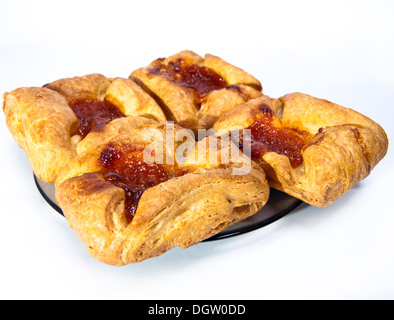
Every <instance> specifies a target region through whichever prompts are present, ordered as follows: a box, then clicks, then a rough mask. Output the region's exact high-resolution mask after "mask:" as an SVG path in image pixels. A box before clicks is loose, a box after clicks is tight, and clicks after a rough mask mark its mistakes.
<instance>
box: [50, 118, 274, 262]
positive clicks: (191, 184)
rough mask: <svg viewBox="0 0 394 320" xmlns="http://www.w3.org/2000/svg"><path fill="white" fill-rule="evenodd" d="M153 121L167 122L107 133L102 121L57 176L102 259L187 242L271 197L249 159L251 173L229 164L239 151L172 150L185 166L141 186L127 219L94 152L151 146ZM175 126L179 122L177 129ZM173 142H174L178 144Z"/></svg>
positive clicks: (142, 255) (131, 258) (79, 228)
mask: <svg viewBox="0 0 394 320" xmlns="http://www.w3.org/2000/svg"><path fill="white" fill-rule="evenodd" d="M137 123H141V122H139V121H138V120H136V119H133V117H127V118H121V119H117V120H114V121H113V122H111V123H110V124H108V125H107V126H108V127H111V126H112V127H117V128H118V129H116V130H119V127H124V131H123V132H127V131H128V130H130V129H132V127H133V126H135V125H136V124H137ZM152 128H153V129H156V130H159V132H161V133H163V135H162V136H163V137H165V136H166V127H165V125H163V124H159V123H153V122H151V123H146V124H145V125H144V126H143V127H141V126H139V127H138V128H136V129H138V132H140V134H139V135H131V134H129V133H124V134H118V135H111V134H108V132H111V131H112V129H111V128H107V132H106V133H104V132H102V133H101V137H100V138H99V139H97V140H95V139H93V136H91V137H90V139H91V140H92V141H91V142H90V143H91V144H90V147H89V148H86V149H85V150H84V151H83V152H80V154H78V156H77V157H75V158H74V159H73V161H72V162H71V163H70V164H69V166H67V167H65V168H64V170H63V172H62V174H61V175H59V177H58V179H57V181H56V198H57V201H58V203H59V205H60V206H61V208H62V209H63V212H64V214H65V216H66V217H67V220H68V221H69V222H70V225H71V227H72V228H73V229H74V231H75V232H76V234H77V235H78V236H79V238H80V239H81V240H82V241H83V243H84V244H85V245H86V247H87V250H88V252H89V253H90V254H91V255H92V256H93V257H95V258H96V259H98V260H100V261H102V262H104V263H107V264H111V265H115V266H122V265H126V264H130V263H135V262H140V261H143V260H146V259H148V258H152V257H156V256H159V255H161V254H163V253H164V252H166V251H168V250H170V249H171V248H174V247H177V246H180V247H182V248H187V247H190V246H192V245H195V244H197V243H199V242H201V241H202V240H204V239H207V238H209V237H211V236H213V235H215V234H217V233H219V232H220V231H222V230H224V229H226V228H227V227H228V226H230V225H232V224H234V223H237V222H239V221H241V220H244V219H245V218H247V217H249V216H251V215H253V214H255V213H256V212H257V211H258V210H260V209H261V208H262V207H263V206H264V205H265V203H266V202H267V200H268V197H269V186H268V182H267V180H266V176H265V173H264V171H263V170H262V169H261V168H260V167H259V166H258V165H257V164H252V168H251V170H250V172H249V173H248V174H244V175H234V174H233V169H234V167H235V166H237V165H239V164H240V162H239V158H237V157H234V159H231V160H230V162H229V164H227V165H222V164H220V163H214V164H209V163H208V161H207V158H205V157H201V158H200V159H197V160H194V161H193V165H190V164H189V162H191V161H189V160H186V161H184V162H183V163H179V162H178V161H177V158H175V163H174V165H176V166H177V168H178V169H180V170H182V171H184V173H185V174H183V175H181V176H178V177H174V178H172V179H169V180H167V181H165V182H162V183H159V184H157V185H155V186H153V187H150V188H148V189H147V190H145V191H144V193H143V194H142V197H141V198H140V200H139V203H138V207H137V210H136V212H135V216H134V218H133V220H132V221H131V222H128V221H127V219H126V218H125V192H126V191H125V190H123V189H122V188H119V187H118V186H116V185H114V184H112V183H110V182H108V181H106V180H105V178H104V176H105V175H104V173H103V168H102V166H100V165H99V158H100V156H101V155H102V152H103V150H104V149H105V148H106V147H107V146H108V145H109V144H114V145H119V146H123V147H130V146H133V147H134V146H136V147H138V148H147V147H149V145H148V142H146V141H145V140H146V139H144V138H143V132H144V130H149V129H152ZM179 130H181V128H180V127H177V126H176V127H175V133H176V132H177V131H179ZM119 131H122V130H119ZM95 142H96V143H95ZM163 142H164V141H163ZM201 143H202V142H201ZM164 144H165V142H164ZM178 144H179V143H178V142H175V147H178V146H179V145H178ZM193 144H194V143H193ZM193 148H195V147H193ZM193 148H192V149H191V150H192V151H193V150H194V149H193ZM165 153H166V157H167V156H169V155H170V154H172V151H168V150H166V149H165ZM189 156H190V157H194V156H195V153H194V152H190V155H189Z"/></svg>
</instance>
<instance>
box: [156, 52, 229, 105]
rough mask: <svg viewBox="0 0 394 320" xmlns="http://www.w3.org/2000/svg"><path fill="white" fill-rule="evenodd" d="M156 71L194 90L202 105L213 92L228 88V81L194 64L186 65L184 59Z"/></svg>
mask: <svg viewBox="0 0 394 320" xmlns="http://www.w3.org/2000/svg"><path fill="white" fill-rule="evenodd" d="M155 71H158V72H159V73H160V74H162V75H166V76H168V77H170V78H172V79H174V80H176V81H177V82H179V83H180V84H181V85H183V86H185V87H188V88H191V89H193V90H194V93H195V100H196V103H197V104H201V103H202V102H203V100H204V98H205V97H206V96H207V95H208V94H209V93H211V92H212V91H215V90H220V89H223V88H226V87H227V82H226V80H224V79H223V78H222V77H221V76H220V75H218V74H217V73H216V72H215V71H213V70H212V69H210V68H207V67H204V66H199V65H197V64H194V63H191V64H186V63H185V62H184V61H183V60H182V59H178V60H177V61H176V62H170V63H169V64H168V66H164V65H161V66H160V67H158V68H155Z"/></svg>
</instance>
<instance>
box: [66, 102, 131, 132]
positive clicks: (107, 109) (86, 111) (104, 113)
mask: <svg viewBox="0 0 394 320" xmlns="http://www.w3.org/2000/svg"><path fill="white" fill-rule="evenodd" d="M70 108H71V109H72V110H73V111H74V113H75V115H76V116H77V118H78V121H79V129H78V134H79V135H80V136H82V137H83V138H84V137H86V136H87V134H88V133H89V132H90V131H91V130H92V129H93V128H94V127H96V126H100V125H103V124H105V123H108V122H110V121H111V120H114V119H117V118H121V117H124V116H125V115H124V114H123V113H122V112H121V111H120V110H119V109H118V108H117V107H116V106H114V105H113V104H111V103H110V102H108V101H106V100H104V101H101V100H75V101H73V102H71V103H70Z"/></svg>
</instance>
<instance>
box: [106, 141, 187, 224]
mask: <svg viewBox="0 0 394 320" xmlns="http://www.w3.org/2000/svg"><path fill="white" fill-rule="evenodd" d="M99 165H100V166H102V167H103V168H104V179H105V180H106V181H108V182H110V183H112V184H114V185H115V186H117V187H119V188H122V189H123V190H125V193H126V198H125V215H126V220H127V222H128V223H130V222H131V221H132V220H133V218H134V215H135V213H136V211H137V207H138V203H139V201H140V199H141V197H142V194H143V193H144V191H145V190H146V189H148V188H152V187H154V186H156V185H158V184H160V183H162V182H165V181H168V180H170V179H172V178H175V177H179V176H182V175H184V174H185V173H186V172H184V171H182V170H180V169H178V167H176V166H175V165H166V164H147V163H145V162H144V149H143V148H136V147H134V146H130V145H122V146H118V145H115V144H112V143H110V144H109V145H108V146H107V147H106V148H105V149H104V150H103V151H102V152H101V156H100V158H99Z"/></svg>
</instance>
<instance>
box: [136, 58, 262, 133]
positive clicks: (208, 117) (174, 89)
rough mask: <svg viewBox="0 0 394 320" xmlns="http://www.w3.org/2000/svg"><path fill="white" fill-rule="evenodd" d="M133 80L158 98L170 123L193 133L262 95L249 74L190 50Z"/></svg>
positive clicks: (152, 66) (145, 69) (156, 63)
mask: <svg viewBox="0 0 394 320" xmlns="http://www.w3.org/2000/svg"><path fill="white" fill-rule="evenodd" d="M183 70H188V71H187V72H184V71H183ZM182 75H183V76H184V77H182ZM185 75H186V76H185ZM212 78H213V79H212ZM130 79H133V80H135V81H136V82H138V83H139V84H140V85H141V86H142V87H143V88H144V89H145V90H146V91H147V92H149V93H150V95H151V96H153V97H155V99H156V101H158V103H159V104H160V106H161V107H162V109H163V110H164V112H165V113H166V116H167V120H171V121H174V122H175V123H177V124H179V125H181V126H183V127H186V128H189V129H192V130H194V131H197V130H198V129H209V128H211V127H212V125H213V124H214V123H215V121H216V120H217V119H218V118H219V117H220V116H221V115H223V114H225V113H226V112H228V111H230V110H232V109H234V108H235V107H237V106H239V105H240V104H243V103H245V102H247V101H248V100H250V99H254V98H257V97H260V96H261V95H262V92H261V90H262V86H261V83H260V82H259V81H258V80H257V79H256V78H254V77H253V76H252V75H250V74H249V73H247V72H246V71H244V70H242V69H240V68H238V67H235V66H233V65H231V64H230V63H228V62H226V61H224V60H223V59H221V58H219V57H217V56H214V55H211V54H207V55H205V57H204V58H203V57H201V56H199V55H198V54H196V53H194V52H192V51H187V50H186V51H181V52H179V53H177V54H175V55H172V56H170V57H168V58H165V59H164V58H162V59H157V60H155V61H153V62H152V63H151V64H150V65H148V66H147V67H143V68H139V69H137V70H135V71H133V72H132V73H131V75H130ZM215 79H216V80H215ZM214 80H215V81H216V83H215V81H214ZM218 81H219V85H218V83H217V82H218ZM211 85H213V87H212V88H211V89H210V88H209V86H211ZM196 87H200V88H202V89H203V91H204V90H205V91H204V93H203V94H202V95H201V92H200V93H198V92H196ZM197 91H198V90H197Z"/></svg>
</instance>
